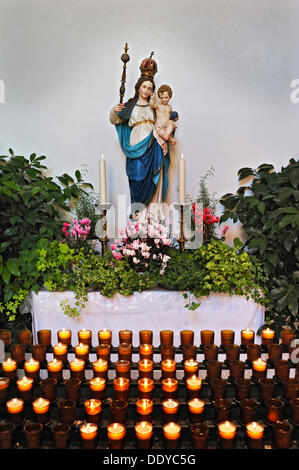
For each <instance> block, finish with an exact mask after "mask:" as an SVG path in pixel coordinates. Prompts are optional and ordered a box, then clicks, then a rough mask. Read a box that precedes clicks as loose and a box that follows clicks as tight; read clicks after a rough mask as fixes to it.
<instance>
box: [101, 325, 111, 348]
mask: <svg viewBox="0 0 299 470" xmlns="http://www.w3.org/2000/svg"><path fill="white" fill-rule="evenodd" d="M98 340H99V344H110V345H111V342H112V331H111V330H106V329H105V330H100V331H98Z"/></svg>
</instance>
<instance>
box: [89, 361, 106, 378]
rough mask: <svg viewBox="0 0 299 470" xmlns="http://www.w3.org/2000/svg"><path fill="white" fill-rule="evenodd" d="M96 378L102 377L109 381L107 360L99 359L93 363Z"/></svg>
mask: <svg viewBox="0 0 299 470" xmlns="http://www.w3.org/2000/svg"><path fill="white" fill-rule="evenodd" d="M92 368H93V373H94V377H102V378H103V379H107V376H108V362H107V361H106V360H105V359H98V360H97V361H95V362H93V363H92Z"/></svg>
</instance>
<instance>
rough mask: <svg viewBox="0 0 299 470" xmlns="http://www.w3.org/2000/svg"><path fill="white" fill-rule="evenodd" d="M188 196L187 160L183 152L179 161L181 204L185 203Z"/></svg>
mask: <svg viewBox="0 0 299 470" xmlns="http://www.w3.org/2000/svg"><path fill="white" fill-rule="evenodd" d="M185 197H186V160H185V159H184V155H183V154H181V158H180V161H179V204H185V202H186V201H185Z"/></svg>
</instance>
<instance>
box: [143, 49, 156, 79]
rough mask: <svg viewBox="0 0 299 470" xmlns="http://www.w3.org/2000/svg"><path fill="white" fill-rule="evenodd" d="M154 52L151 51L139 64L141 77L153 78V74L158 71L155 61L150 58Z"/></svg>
mask: <svg viewBox="0 0 299 470" xmlns="http://www.w3.org/2000/svg"><path fill="white" fill-rule="evenodd" d="M153 55H154V53H153V52H152V53H151V55H150V57H149V58H147V59H144V60H143V61H142V62H141V64H140V67H139V68H140V71H141V76H142V77H150V78H154V76H155V74H156V73H157V72H158V66H157V62H156V61H155V60H154V59H153V58H152V57H153Z"/></svg>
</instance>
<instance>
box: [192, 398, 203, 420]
mask: <svg viewBox="0 0 299 470" xmlns="http://www.w3.org/2000/svg"><path fill="white" fill-rule="evenodd" d="M204 409H205V402H204V401H202V400H199V398H192V399H191V400H189V401H188V410H189V417H190V422H191V423H200V422H202V421H203V416H204Z"/></svg>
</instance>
